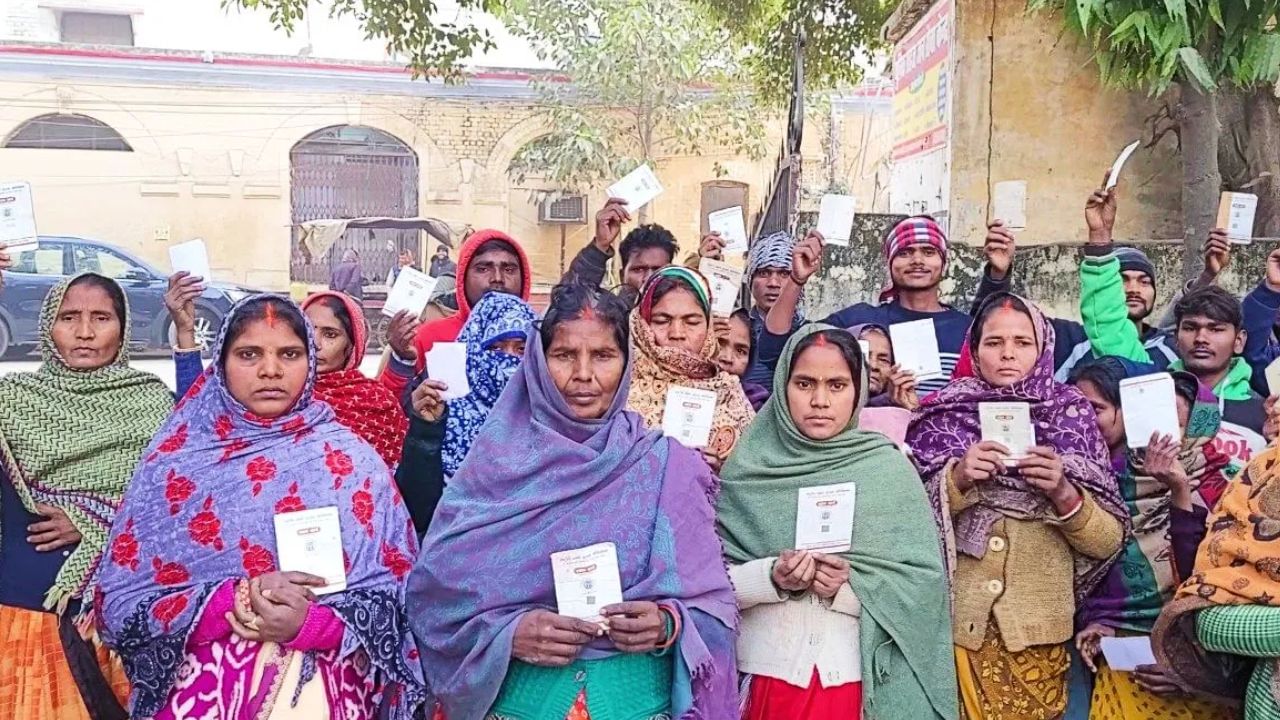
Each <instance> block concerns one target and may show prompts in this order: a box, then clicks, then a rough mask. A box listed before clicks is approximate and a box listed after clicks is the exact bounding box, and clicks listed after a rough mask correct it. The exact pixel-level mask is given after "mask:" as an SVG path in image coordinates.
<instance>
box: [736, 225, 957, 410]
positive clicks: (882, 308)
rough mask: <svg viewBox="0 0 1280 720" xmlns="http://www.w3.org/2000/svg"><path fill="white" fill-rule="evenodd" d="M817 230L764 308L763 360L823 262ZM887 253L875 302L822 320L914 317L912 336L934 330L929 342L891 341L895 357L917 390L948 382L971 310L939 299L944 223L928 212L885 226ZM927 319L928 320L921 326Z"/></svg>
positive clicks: (768, 359) (886, 321)
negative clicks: (913, 379)
mask: <svg viewBox="0 0 1280 720" xmlns="http://www.w3.org/2000/svg"><path fill="white" fill-rule="evenodd" d="M822 243H823V239H822V236H821V235H819V234H817V233H815V232H810V233H809V236H808V237H806V238H805V239H804V240H802V241H801V242H800V243H799V244H797V245H796V248H795V252H794V254H793V262H792V269H791V273H790V277H789V280H788V282H787V283H786V285H785V287H784V288H783V290H782V293H781V294H780V295H779V296H778V301H777V302H776V303H774V305H773V307H772V308H771V309H770V310H769V314H768V316H767V318H766V321H765V333H764V334H763V335H762V336H761V337H760V348H759V350H758V353H759V358H760V362H762V363H764V364H766V365H767V366H769V367H773V366H775V365H776V364H777V360H778V357H779V355H780V353H781V350H782V346H783V345H784V344H785V343H786V340H787V336H788V335H789V334H790V332H791V327H792V323H793V321H794V318H795V312H796V307H797V306H798V304H799V302H800V297H801V294H802V293H803V292H804V284H805V283H806V282H808V281H809V278H811V277H813V275H814V274H815V273H817V272H818V270H819V269H820V268H821V265H822ZM884 261H885V265H886V267H887V270H888V272H887V273H886V274H887V275H888V278H889V281H888V284H887V286H886V287H885V289H884V290H883V291H882V292H881V293H880V298H879V300H880V302H879V304H876V305H872V304H869V303H858V304H857V305H852V306H850V307H847V308H845V309H844V310H840V311H838V312H835V313H832V314H831V315H829V316H827V317H826V318H825V319H824V320H822V322H824V323H826V324H828V325H834V326H836V327H852V326H854V325H861V324H864V323H870V324H874V325H880V326H883V327H888V328H889V329H890V331H891V332H893V326H895V325H900V324H901V325H905V324H907V323H918V325H915V326H912V327H911V328H910V329H911V330H912V331H913V334H912V335H911V338H914V339H919V338H920V337H921V333H923V332H927V331H930V330H931V331H932V335H933V338H934V340H935V342H934V343H930V344H928V345H927V346H920V345H919V344H918V343H915V342H911V343H902V344H899V343H898V342H897V341H896V340H895V342H894V350H895V351H896V355H897V359H898V363H899V365H901V366H902V367H903V368H904V369H907V370H912V371H913V372H914V373H915V374H916V376H917V380H918V382H917V385H916V391H917V393H918V394H919V395H920V397H922V398H923V397H924V396H926V395H928V394H929V393H931V392H933V391H935V390H937V389H939V388H941V387H942V386H943V385H945V384H946V383H947V378H949V377H950V376H951V371H952V370H954V369H955V366H956V362H957V361H958V360H959V358H960V348H961V346H963V345H964V334H965V331H966V330H967V329H968V327H969V316H968V315H966V314H964V313H962V312H960V311H959V310H956V309H954V308H951V307H949V306H946V305H943V304H942V300H941V287H942V277H943V274H944V272H945V271H946V266H947V236H946V234H945V233H944V232H943V231H942V226H941V225H939V224H938V223H937V221H935V220H934V219H933V218H931V217H928V216H924V215H921V216H917V217H910V218H907V219H906V220H903V221H902V222H900V223H898V224H897V225H895V226H894V227H893V229H892V230H890V231H889V234H888V236H887V237H886V238H885V241H884ZM926 325H928V326H930V327H925V326H926Z"/></svg>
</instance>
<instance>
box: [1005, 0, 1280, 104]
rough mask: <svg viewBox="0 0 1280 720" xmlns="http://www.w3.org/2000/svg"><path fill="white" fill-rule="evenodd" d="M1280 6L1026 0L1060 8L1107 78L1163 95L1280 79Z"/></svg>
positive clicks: (1225, 0) (1180, 0)
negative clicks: (1173, 89)
mask: <svg viewBox="0 0 1280 720" xmlns="http://www.w3.org/2000/svg"><path fill="white" fill-rule="evenodd" d="M1278 5H1280V0H1027V7H1028V8H1029V9H1032V10H1038V9H1045V8H1050V9H1057V10H1060V11H1061V12H1062V18H1063V24H1064V25H1065V26H1066V27H1067V28H1068V30H1070V31H1071V32H1073V33H1075V34H1077V35H1078V36H1080V37H1081V39H1083V40H1084V41H1085V42H1086V43H1088V44H1089V46H1090V47H1091V49H1092V50H1093V52H1094V62H1095V63H1096V64H1097V66H1098V72H1099V75H1100V76H1101V77H1102V79H1103V80H1104V81H1105V82H1107V83H1109V84H1113V85H1120V86H1123V87H1132V88H1141V89H1145V90H1147V91H1148V92H1151V93H1160V92H1163V91H1164V90H1165V89H1167V88H1168V87H1169V85H1170V84H1172V83H1175V82H1186V81H1190V82H1194V83H1195V84H1196V85H1197V86H1198V87H1200V88H1202V89H1204V90H1213V89H1215V88H1217V87H1219V86H1220V85H1222V84H1223V83H1229V84H1233V85H1236V86H1239V87H1245V88H1248V87H1251V86H1253V85H1256V84H1258V83H1262V82H1274V81H1275V80H1276V79H1277V74H1280V35H1278V34H1277V17H1276V13H1277V6H1278Z"/></svg>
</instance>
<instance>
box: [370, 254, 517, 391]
mask: <svg viewBox="0 0 1280 720" xmlns="http://www.w3.org/2000/svg"><path fill="white" fill-rule="evenodd" d="M532 286H533V272H532V270H531V268H530V267H529V258H528V256H527V255H525V252H524V248H522V247H520V244H519V243H517V242H516V241H515V240H514V239H512V238H511V236H510V235H507V234H506V233H504V232H501V231H498V230H479V231H476V232H475V233H472V234H471V236H470V237H468V238H467V239H466V241H464V242H463V243H462V249H461V250H459V251H458V283H457V288H456V293H457V299H458V312H457V314H455V315H453V316H451V317H447V318H441V319H439V320H432V321H431V322H429V323H425V324H422V325H418V323H417V318H416V317H413V316H411V315H410V314H409V313H407V312H404V311H402V312H400V313H399V314H397V315H396V316H395V317H394V318H392V319H391V325H390V327H389V328H388V330H387V335H388V342H389V343H390V344H391V352H392V355H391V362H389V363H387V367H386V369H385V370H383V371H382V375H381V376H379V378H378V379H379V381H381V382H382V384H383V385H384V386H386V387H387V388H388V389H389V390H391V391H392V392H394V393H395V394H396V397H400V395H401V394H402V393H403V392H404V389H405V387H406V386H407V385H408V384H409V380H411V379H412V378H413V377H414V376H415V375H417V374H418V373H420V372H422V370H423V368H424V367H425V366H426V357H427V353H428V352H429V351H430V350H431V347H432V346H433V345H435V344H436V343H438V342H453V341H454V340H457V339H458V333H460V332H462V326H463V325H465V324H466V322H467V318H468V317H470V316H471V308H473V307H475V304H476V303H478V302H480V298H481V297H483V296H484V294H485V293H487V292H504V293H508V294H511V295H518V296H519V297H520V298H521V299H522V300H524V301H525V302H528V301H529V293H530V290H531V288H532Z"/></svg>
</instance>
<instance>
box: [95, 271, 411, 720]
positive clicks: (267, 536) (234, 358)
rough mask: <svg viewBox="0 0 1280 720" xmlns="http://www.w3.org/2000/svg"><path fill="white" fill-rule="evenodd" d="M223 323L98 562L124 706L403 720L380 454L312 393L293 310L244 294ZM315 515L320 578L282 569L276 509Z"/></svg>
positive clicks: (393, 516) (396, 553) (389, 485)
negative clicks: (320, 536) (324, 519)
mask: <svg viewBox="0 0 1280 720" xmlns="http://www.w3.org/2000/svg"><path fill="white" fill-rule="evenodd" d="M222 333H223V335H222V337H221V338H220V339H219V341H218V351H217V355H216V357H217V358H218V361H217V363H216V364H215V365H214V366H213V367H211V368H210V369H209V370H207V371H206V372H205V374H204V375H203V376H201V378H200V379H199V380H198V381H197V382H196V384H195V385H193V386H192V387H191V389H190V391H189V392H188V393H187V395H186V397H185V398H184V399H183V400H182V402H180V403H179V404H178V407H177V408H176V409H175V411H174V413H173V415H172V416H171V417H170V418H169V420H168V421H167V422H166V423H165V424H164V426H162V427H161V429H160V432H159V433H158V434H157V435H156V437H155V438H154V439H153V440H152V442H151V445H150V446H149V447H148V448H147V450H146V452H145V453H144V455H143V461H142V464H141V465H140V466H139V468H138V470H137V473H136V474H135V475H134V477H133V481H132V484H131V485H130V487H129V490H128V491H127V493H126V494H125V496H124V501H123V503H122V505H121V507H120V510H119V513H118V514H117V516H116V522H115V525H114V527H113V528H112V533H111V540H110V543H109V545H108V552H107V556H106V557H105V558H104V561H103V565H102V567H101V569H100V576H99V583H98V586H97V607H98V613H99V620H100V623H101V627H102V631H103V635H104V637H105V638H106V640H107V642H108V644H110V645H111V647H112V648H113V649H114V650H116V651H117V652H118V653H119V654H120V656H121V657H122V658H123V660H124V664H125V668H126V671H127V672H128V675H129V679H130V683H131V686H132V693H131V696H130V715H131V717H134V718H158V719H160V720H169V719H173V720H177V719H178V718H197V717H198V718H204V719H209V720H248V719H249V718H268V717H269V718H271V719H272V720H281V719H283V718H307V719H308V720H311V719H314V718H319V719H324V718H334V719H335V720H336V719H337V718H343V719H344V720H346V719H348V718H351V719H356V718H372V717H375V716H377V715H378V714H379V713H380V712H384V711H385V712H386V713H387V714H389V715H392V716H396V715H402V716H407V715H408V713H409V712H411V711H412V710H413V709H414V707H415V706H416V705H419V704H420V703H421V699H422V695H423V688H422V685H421V680H420V678H421V673H420V670H419V666H418V663H417V660H416V655H417V653H416V650H415V649H414V648H413V644H412V642H411V639H410V636H409V630H408V627H407V624H406V622H405V618H404V614H403V610H402V608H403V599H404V587H405V580H406V577H407V576H408V573H409V570H410V568H411V567H412V563H413V556H414V553H415V550H416V548H415V535H414V532H413V526H412V525H411V524H410V521H409V514H408V512H407V510H406V509H405V508H404V505H403V503H402V502H401V501H400V497H399V495H398V494H397V493H396V490H395V484H394V483H393V482H392V479H391V476H390V474H389V471H388V470H387V466H386V463H384V462H383V461H382V459H381V458H380V457H379V456H378V454H377V452H375V451H374V449H373V448H371V447H370V446H369V445H368V444H367V443H365V442H364V441H362V440H360V439H358V438H357V437H356V436H355V435H354V434H352V432H351V431H350V430H348V429H346V428H345V427H343V426H342V425H341V424H340V423H339V422H337V420H336V419H335V418H334V414H333V410H332V409H331V408H330V407H329V406H328V405H325V404H324V403H321V402H315V401H313V400H312V389H313V387H314V384H315V379H316V351H315V343H314V340H313V334H312V332H311V328H310V325H309V323H307V321H306V317H305V315H303V314H302V312H301V311H300V310H299V309H298V307H297V306H296V305H294V304H293V303H292V302H290V301H289V300H287V299H285V298H282V297H277V296H256V297H253V298H250V299H247V300H245V301H242V302H241V303H239V304H238V305H237V306H236V307H234V308H233V309H232V311H231V313H230V314H229V315H228V317H227V320H226V322H225V323H224V325H223V330H222ZM325 509H334V510H335V511H336V512H334V517H336V520H337V525H338V529H339V532H340V537H341V547H340V548H338V547H335V548H333V550H332V552H331V553H330V554H329V555H328V559H329V561H330V563H329V565H328V566H327V568H328V573H329V575H328V576H326V577H317V576H315V575H310V574H306V573H301V572H282V571H281V570H282V568H281V566H282V565H283V564H284V561H283V553H282V552H281V546H282V545H283V543H281V545H278V544H277V541H278V540H279V538H278V537H277V534H276V532H275V520H276V519H278V518H282V517H288V516H289V515H290V514H292V513H297V512H299V511H303V510H312V511H319V510H325ZM295 518H296V516H295ZM307 527H311V525H308V526H307ZM301 540H302V538H299V541H301ZM339 555H340V556H341V560H340V562H342V566H340V567H341V568H344V569H345V572H343V570H342V569H339V568H335V565H334V563H335V562H337V558H338V557H339ZM293 569H294V568H291V570H293ZM335 574H337V575H340V577H333V576H332V575H335ZM342 576H344V577H342ZM326 583H327V584H326ZM334 585H337V587H336V588H335V587H333V586H334ZM326 590H331V591H332V592H328V593H326V592H325V591H326ZM322 593H323V594H322Z"/></svg>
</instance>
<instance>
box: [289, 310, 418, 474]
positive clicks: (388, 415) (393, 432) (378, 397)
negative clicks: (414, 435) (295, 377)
mask: <svg viewBox="0 0 1280 720" xmlns="http://www.w3.org/2000/svg"><path fill="white" fill-rule="evenodd" d="M328 297H332V298H337V299H338V300H339V301H341V302H342V304H343V306H344V307H346V309H347V314H348V315H349V316H350V317H351V356H350V357H349V358H348V359H347V364H346V365H345V366H344V367H343V368H342V369H341V370H332V371H330V372H327V373H322V374H321V375H319V376H317V377H316V399H317V400H321V401H324V402H327V403H329V405H330V406H331V407H332V408H333V412H334V414H335V415H337V417H338V422H340V423H342V424H343V425H345V426H346V427H347V428H348V429H350V430H351V432H354V433H355V434H356V435H359V436H360V437H361V438H363V439H364V441H365V442H367V443H369V444H370V445H372V446H373V449H374V450H377V451H378V454H379V455H381V456H382V460H383V462H385V463H386V464H387V466H388V467H395V466H396V464H397V463H399V462H400V453H401V451H402V450H403V449H404V436H405V435H406V434H407V433H408V432H409V418H408V417H406V416H405V414H404V411H403V410H401V409H400V403H399V401H398V399H397V398H396V396H395V394H394V393H392V392H391V391H390V390H388V389H386V388H385V387H383V386H382V383H379V382H378V381H376V380H372V379H370V378H369V377H367V376H365V374H364V373H363V372H361V371H360V363H362V362H364V353H365V347H366V346H367V345H368V342H369V331H368V327H367V326H366V325H365V321H364V311H363V309H362V308H361V307H360V304H359V303H358V302H356V300H355V299H354V298H352V297H351V296H350V295H347V294H346V293H340V292H322V293H316V294H315V295H312V296H311V297H309V298H307V300H306V302H304V303H303V304H302V309H303V311H306V309H307V308H309V307H311V306H312V305H315V304H316V303H318V302H320V301H321V299H323V298H328Z"/></svg>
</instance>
